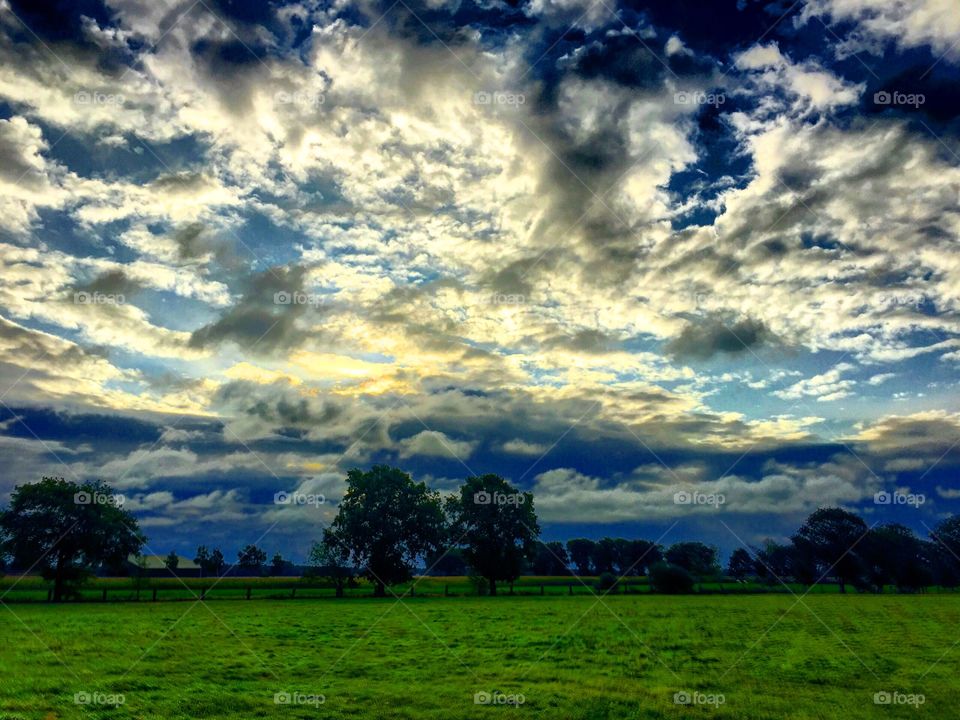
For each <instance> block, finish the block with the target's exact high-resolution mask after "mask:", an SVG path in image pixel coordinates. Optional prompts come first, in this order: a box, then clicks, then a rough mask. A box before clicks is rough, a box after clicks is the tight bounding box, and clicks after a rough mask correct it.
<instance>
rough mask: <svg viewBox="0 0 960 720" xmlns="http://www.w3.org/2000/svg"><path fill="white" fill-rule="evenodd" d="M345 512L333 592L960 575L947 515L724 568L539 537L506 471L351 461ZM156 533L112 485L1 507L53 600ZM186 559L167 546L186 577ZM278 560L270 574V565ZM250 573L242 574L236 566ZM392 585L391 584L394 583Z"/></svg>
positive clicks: (251, 554)
mask: <svg viewBox="0 0 960 720" xmlns="http://www.w3.org/2000/svg"><path fill="white" fill-rule="evenodd" d="M346 484H347V489H346V493H345V495H344V497H343V499H342V501H341V502H340V504H339V506H338V510H337V515H336V517H335V518H334V520H333V522H332V523H331V524H330V526H329V527H327V528H324V529H323V530H322V537H321V538H320V539H319V540H318V541H317V542H315V543H314V544H313V547H312V549H311V552H310V556H309V560H308V564H307V566H306V567H305V568H303V574H304V575H305V576H306V577H307V579H308V580H315V581H323V582H327V583H329V585H330V586H332V587H334V588H336V594H337V595H338V596H341V595H343V593H344V589H345V588H347V587H350V586H355V585H356V583H357V580H358V579H361V578H362V579H365V580H367V581H369V582H370V583H371V584H372V585H373V588H374V594H375V595H377V596H384V595H386V594H387V592H388V590H389V589H390V588H391V587H392V586H395V585H398V584H400V583H406V582H408V581H410V580H411V579H412V578H413V577H414V575H415V574H419V575H438V576H444V575H447V576H449V575H469V576H470V577H471V578H472V579H473V580H474V582H475V584H476V587H477V591H478V592H480V593H483V594H491V595H496V594H497V589H498V584H502V583H513V582H514V581H515V580H517V579H518V578H519V577H520V576H521V575H537V576H598V577H599V580H598V581H597V587H598V588H599V589H601V590H604V591H606V592H611V591H615V590H616V588H617V587H618V585H619V584H620V583H622V582H623V580H624V578H631V577H637V576H645V577H647V578H648V579H649V585H650V589H651V590H652V591H654V592H661V593H685V592H691V591H692V590H693V588H694V585H695V584H696V583H697V582H703V581H705V580H724V579H732V580H733V581H736V582H741V583H745V584H746V583H765V584H768V585H780V584H782V585H785V586H789V584H790V583H799V584H802V585H805V586H813V585H816V584H818V583H821V582H824V581H827V582H836V583H837V585H838V586H839V590H840V592H846V591H847V588H848V587H853V588H855V589H856V590H858V591H864V592H883V591H884V590H885V589H886V588H895V589H896V590H898V591H900V592H923V591H924V590H925V589H926V588H928V587H931V586H939V587H944V588H955V587H957V586H958V585H960V517H951V518H948V519H945V520H943V521H942V522H940V523H939V524H938V525H937V527H936V528H935V529H934V531H933V532H931V533H930V537H929V538H928V539H926V538H921V537H918V536H917V535H916V534H915V533H914V532H913V531H912V530H911V529H909V528H907V527H905V526H903V525H900V524H895V523H893V524H886V525H879V526H876V527H867V525H866V523H865V522H864V521H863V519H862V518H860V517H859V516H857V515H856V514H854V513H852V512H849V511H847V510H843V509H841V508H821V509H819V510H817V511H815V512H813V513H812V514H811V515H810V516H809V517H808V518H807V519H806V521H804V523H803V524H802V525H801V527H800V528H799V529H798V530H797V532H796V533H795V534H794V535H793V536H792V537H791V538H790V540H789V542H786V543H778V542H774V541H772V540H770V541H767V542H765V543H762V544H761V545H760V546H758V547H744V548H739V549H737V550H735V551H734V552H733V553H732V554H731V556H730V558H729V562H728V564H727V566H726V568H722V567H721V565H720V562H719V553H718V551H717V549H716V548H715V547H711V546H709V545H706V544H704V543H701V542H678V543H675V544H673V545H670V546H669V547H664V546H662V545H660V544H659V543H656V542H653V541H650V540H645V539H625V538H609V537H605V538H601V539H599V540H591V539H587V538H574V539H571V540H568V541H567V542H566V543H562V542H559V541H551V542H542V541H540V540H539V536H540V527H539V524H538V522H537V516H536V510H535V507H534V497H533V494H532V493H530V492H523V491H520V490H519V489H517V488H515V487H514V486H512V485H511V484H510V483H509V482H508V481H507V480H505V479H504V478H502V477H500V476H498V475H492V474H487V475H481V476H477V477H470V478H467V479H466V481H465V482H464V483H463V485H462V486H461V487H460V489H459V490H458V491H457V492H455V493H453V494H451V495H450V496H448V497H446V498H445V499H444V498H441V496H440V494H439V493H438V492H436V491H432V490H430V489H429V488H428V487H427V486H426V484H425V483H423V482H420V483H417V482H414V481H413V479H412V478H411V477H410V475H408V474H407V473H405V472H404V471H402V470H400V469H399V468H394V467H389V466H386V465H376V466H374V467H372V468H371V469H370V470H367V471H362V470H359V469H354V470H350V471H349V472H348V473H347V478H346ZM145 543H146V538H145V536H144V535H143V533H142V532H141V531H140V528H139V525H138V523H137V519H136V518H135V517H134V516H133V515H132V513H130V512H129V511H127V510H124V509H123V507H122V503H121V502H119V501H118V498H117V496H116V495H115V494H114V492H113V490H112V489H111V488H110V487H109V486H108V485H106V484H104V483H102V482H99V481H97V482H87V483H80V484H78V483H73V482H68V481H66V480H64V479H63V478H49V477H45V478H43V479H42V480H41V481H40V482H38V483H32V484H27V485H22V486H18V487H17V488H15V489H14V491H13V493H12V495H11V500H10V504H9V506H8V507H7V508H5V509H4V510H2V511H0V562H3V563H5V564H6V563H8V562H9V563H10V566H11V567H12V568H13V569H14V570H16V571H18V572H21V573H40V574H41V575H42V576H43V577H44V578H45V579H47V580H48V581H51V582H52V585H53V586H52V590H51V596H52V599H53V600H55V601H59V600H62V599H66V598H68V597H71V596H74V595H76V594H77V592H78V589H79V587H81V586H82V584H83V582H84V581H85V580H86V579H87V578H89V577H90V576H92V575H94V574H96V573H97V572H98V571H101V572H102V571H104V570H106V571H107V572H108V573H109V574H115V575H123V574H128V575H132V576H135V577H136V576H138V575H140V574H141V573H140V571H141V569H142V568H141V567H139V566H138V564H137V563H134V564H132V566H131V563H129V562H128V558H129V557H131V556H139V554H140V552H141V549H142V548H143V546H144V544H145ZM194 560H195V562H196V563H197V564H198V565H199V567H200V568H201V573H202V574H203V575H207V576H208V577H222V576H224V575H227V574H232V575H237V574H244V575H246V574H249V575H265V574H267V573H268V572H269V573H271V574H273V575H281V574H289V572H290V569H291V563H289V561H287V560H285V559H284V558H283V557H282V556H281V555H280V554H279V553H277V554H275V555H274V556H273V559H272V561H271V562H270V564H269V566H268V565H267V553H266V552H265V551H264V550H262V549H261V548H259V547H257V546H256V545H247V546H246V547H244V548H242V549H241V550H240V551H239V552H238V553H237V561H236V562H235V563H233V564H231V565H229V566H228V564H227V562H226V559H225V557H224V555H223V553H222V552H221V551H220V549H219V548H208V547H206V546H204V545H201V546H200V547H199V548H197V552H196V557H195V558H194ZM178 563H179V558H178V556H177V555H176V554H175V553H171V554H170V555H168V556H167V558H166V562H165V565H166V567H167V569H168V570H169V571H170V572H172V573H176V571H177V565H178ZM268 567H269V570H268ZM238 569H239V573H238V572H237V570H238ZM391 592H392V591H391Z"/></svg>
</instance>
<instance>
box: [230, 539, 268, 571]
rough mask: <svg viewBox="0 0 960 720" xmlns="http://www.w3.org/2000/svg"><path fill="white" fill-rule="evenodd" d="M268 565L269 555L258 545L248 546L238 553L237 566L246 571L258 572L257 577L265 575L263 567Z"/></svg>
mask: <svg viewBox="0 0 960 720" xmlns="http://www.w3.org/2000/svg"><path fill="white" fill-rule="evenodd" d="M266 563H267V553H266V552H264V551H263V550H261V549H260V548H258V547H257V546H256V545H247V546H246V547H245V548H244V549H243V550H241V551H240V552H238V553H237V565H239V566H240V567H241V568H243V569H244V570H246V571H251V570H252V571H256V573H257V575H260V574H262V573H263V566H264V565H266Z"/></svg>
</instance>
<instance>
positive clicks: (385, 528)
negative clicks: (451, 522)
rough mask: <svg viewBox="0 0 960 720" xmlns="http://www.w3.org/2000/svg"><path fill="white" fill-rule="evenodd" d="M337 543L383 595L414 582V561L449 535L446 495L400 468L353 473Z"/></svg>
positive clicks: (335, 529)
mask: <svg viewBox="0 0 960 720" xmlns="http://www.w3.org/2000/svg"><path fill="white" fill-rule="evenodd" d="M330 530H331V533H332V538H333V540H334V541H335V542H336V543H337V545H339V546H340V547H341V548H343V549H344V551H345V552H346V553H347V559H348V562H349V564H351V565H353V566H354V567H357V568H361V569H362V570H363V573H364V575H365V576H366V577H367V578H368V579H369V580H370V581H371V582H372V583H373V584H374V587H375V590H374V592H375V593H376V595H377V596H380V597H382V596H384V595H386V588H387V586H388V585H393V584H396V583H399V582H404V581H406V580H409V579H410V578H411V577H412V574H413V567H414V563H415V562H416V561H417V560H418V559H419V558H421V557H424V556H426V555H428V554H429V553H431V552H434V551H436V550H437V549H438V548H439V547H440V546H441V544H442V543H443V539H444V536H445V526H444V516H443V506H442V505H441V502H440V495H439V494H438V493H436V492H431V491H430V490H428V489H427V486H426V485H425V484H424V483H422V482H421V483H415V482H414V481H413V479H412V478H411V477H410V476H409V475H408V474H407V473H405V472H403V471H402V470H400V469H398V468H392V467H388V466H386V465H375V466H373V467H372V468H371V469H370V470H368V471H367V472H363V471H362V470H357V469H354V470H350V471H349V472H348V473H347V492H346V494H345V495H344V496H343V500H342V501H341V502H340V508H339V510H338V512H337V517H336V518H334V521H333V523H332V524H331V528H330Z"/></svg>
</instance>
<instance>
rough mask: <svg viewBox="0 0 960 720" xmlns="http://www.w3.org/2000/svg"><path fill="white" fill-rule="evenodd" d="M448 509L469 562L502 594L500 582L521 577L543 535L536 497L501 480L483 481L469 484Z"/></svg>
mask: <svg viewBox="0 0 960 720" xmlns="http://www.w3.org/2000/svg"><path fill="white" fill-rule="evenodd" d="M446 509H447V515H448V516H449V518H450V534H451V536H452V537H457V538H460V542H461V543H462V544H463V545H464V550H463V556H464V557H465V558H466V559H467V562H468V563H469V564H470V567H472V568H473V569H474V570H476V572H477V574H478V575H480V576H481V577H483V578H485V579H486V580H487V584H488V587H489V589H490V594H491V595H496V594H497V582H498V581H503V582H512V581H513V580H516V579H517V578H518V577H520V572H521V571H522V570H523V568H524V565H525V564H526V563H527V562H528V561H530V560H532V559H533V557H534V555H535V552H536V541H537V536H539V535H540V526H539V525H538V524H537V514H536V512H535V511H534V508H533V494H532V493H528V492H527V493H524V492H520V491H519V490H518V489H517V488H515V487H513V486H512V485H511V484H510V483H508V482H507V481H506V480H504V479H503V478H502V477H500V476H499V475H491V474H488V475H481V476H479V477H471V478H467V481H466V482H465V483H464V484H463V485H462V486H461V487H460V494H459V495H454V496H452V497H450V498H448V500H447V504H446Z"/></svg>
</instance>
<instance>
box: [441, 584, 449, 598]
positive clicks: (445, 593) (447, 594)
mask: <svg viewBox="0 0 960 720" xmlns="http://www.w3.org/2000/svg"><path fill="white" fill-rule="evenodd" d="M443 596H444V597H450V586H449V585H444V586H443Z"/></svg>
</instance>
